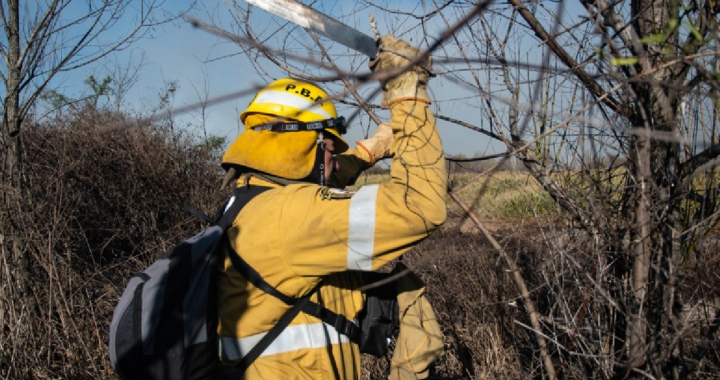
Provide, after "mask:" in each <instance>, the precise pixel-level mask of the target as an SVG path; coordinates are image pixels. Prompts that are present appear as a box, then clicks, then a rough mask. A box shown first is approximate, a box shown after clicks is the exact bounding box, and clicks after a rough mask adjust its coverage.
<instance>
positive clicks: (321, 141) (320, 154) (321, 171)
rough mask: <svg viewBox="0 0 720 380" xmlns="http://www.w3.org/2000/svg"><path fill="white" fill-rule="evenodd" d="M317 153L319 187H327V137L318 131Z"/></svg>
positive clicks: (316, 163) (316, 164)
mask: <svg viewBox="0 0 720 380" xmlns="http://www.w3.org/2000/svg"><path fill="white" fill-rule="evenodd" d="M315 152H316V153H315V167H316V169H317V173H318V185H320V186H325V170H326V168H325V136H324V134H323V132H322V131H318V139H317V149H315Z"/></svg>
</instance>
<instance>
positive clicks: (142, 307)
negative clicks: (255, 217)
mask: <svg viewBox="0 0 720 380" xmlns="http://www.w3.org/2000/svg"><path fill="white" fill-rule="evenodd" d="M265 190H268V188H265V187H254V186H253V187H242V188H238V189H237V190H236V191H235V193H234V194H233V196H232V197H231V198H230V199H229V200H228V202H227V203H226V205H225V207H224V210H225V212H224V213H223V212H222V211H223V210H221V212H218V215H217V216H216V217H215V218H214V220H212V223H211V225H210V226H209V227H208V228H206V229H205V230H204V231H202V232H201V233H199V234H197V235H195V236H193V237H191V238H189V239H187V240H185V241H183V242H182V243H180V244H178V245H177V246H175V247H173V248H172V249H170V250H169V251H168V252H167V253H165V254H164V255H163V256H162V257H160V258H159V259H158V260H157V261H155V262H154V263H153V264H152V265H151V266H150V267H149V268H147V269H146V270H145V271H143V272H142V273H138V274H136V275H134V276H132V277H131V278H130V281H129V282H128V284H127V287H126V288H125V291H124V292H123V295H122V297H121V298H120V302H119V303H118V305H117V307H116V308H115V313H114V314H113V319H112V323H111V324H110V346H109V349H110V360H111V361H112V365H113V367H114V368H115V371H116V372H117V373H118V375H119V376H120V378H122V379H124V380H130V379H132V380H143V379H147V380H160V379H173V380H204V379H205V380H209V379H218V378H222V377H223V376H222V371H221V370H220V366H219V363H218V337H217V320H218V319H217V290H216V284H217V281H216V273H217V266H216V263H217V260H218V256H219V254H220V252H221V250H220V249H219V248H220V247H222V244H224V242H225V241H226V240H227V239H225V231H227V229H228V228H229V227H230V226H231V225H232V223H233V221H234V220H235V217H236V216H237V214H238V213H239V212H240V210H241V209H242V208H243V206H245V205H246V204H247V203H248V202H249V201H250V200H251V199H252V198H254V197H255V196H256V195H258V194H260V193H262V192H263V191H265Z"/></svg>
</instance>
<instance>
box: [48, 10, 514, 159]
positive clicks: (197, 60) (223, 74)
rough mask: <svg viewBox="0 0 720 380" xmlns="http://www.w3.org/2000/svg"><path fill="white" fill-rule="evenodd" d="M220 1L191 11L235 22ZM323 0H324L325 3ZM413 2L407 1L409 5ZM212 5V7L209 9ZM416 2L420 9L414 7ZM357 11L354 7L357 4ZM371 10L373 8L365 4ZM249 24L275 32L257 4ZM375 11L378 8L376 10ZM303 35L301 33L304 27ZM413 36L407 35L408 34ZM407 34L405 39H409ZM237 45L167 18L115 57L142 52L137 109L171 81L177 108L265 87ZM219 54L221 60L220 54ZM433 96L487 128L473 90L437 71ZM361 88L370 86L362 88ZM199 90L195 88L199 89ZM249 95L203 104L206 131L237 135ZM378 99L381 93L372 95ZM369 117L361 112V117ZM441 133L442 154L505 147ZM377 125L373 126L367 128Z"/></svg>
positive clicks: (89, 70) (364, 25) (76, 79)
mask: <svg viewBox="0 0 720 380" xmlns="http://www.w3.org/2000/svg"><path fill="white" fill-rule="evenodd" d="M390 3H394V4H388V2H386V3H385V4H383V5H384V6H387V7H394V8H396V9H403V10H408V8H415V10H414V11H416V12H420V10H421V9H422V6H421V5H418V3H417V2H408V3H407V4H400V3H399V2H397V1H393V2H390ZM223 4H224V3H220V4H217V3H213V5H211V6H209V5H207V6H206V5H204V4H203V3H201V4H198V5H197V6H196V8H195V9H194V10H192V11H191V14H192V15H193V16H194V17H197V18H199V19H201V20H205V21H207V22H211V21H213V20H211V19H213V18H214V19H215V20H219V21H220V23H222V24H224V25H232V21H231V19H230V18H229V17H228V13H227V9H226V8H225V5H223ZM325 4H328V3H325ZM329 4H330V5H326V6H325V7H324V8H323V9H322V10H323V11H324V12H326V13H331V12H332V13H334V14H346V13H347V12H348V11H350V10H352V9H353V7H359V8H363V7H362V6H359V5H357V4H356V3H355V2H349V1H342V0H341V1H338V2H335V3H329ZM410 4H412V5H410ZM188 5H189V2H188V1H185V0H183V1H175V2H172V3H171V5H169V6H171V8H168V9H167V11H168V12H170V13H172V14H177V13H179V12H181V10H182V9H185V8H186V7H187V6H188ZM209 7H213V8H209ZM418 8H419V9H418ZM355 9H356V8H355ZM370 11H373V10H370ZM254 12H255V13H254V16H253V17H254V18H253V25H254V26H256V27H257V28H258V29H261V28H263V27H267V31H266V33H271V32H272V31H273V27H274V25H276V24H274V23H273V21H272V20H271V18H270V16H269V15H267V14H266V13H265V12H264V11H262V10H259V9H256V10H255V11H254ZM367 12H368V9H364V10H362V12H360V13H359V15H357V16H355V17H354V18H353V20H352V23H356V24H357V25H359V26H358V28H359V29H361V30H363V29H364V30H363V31H364V32H366V33H368V34H370V28H369V26H368V22H367V21H366V20H367V19H366V18H365V17H367V16H366V14H367ZM374 12H375V13H376V14H378V10H377V9H376V10H375V11H374ZM379 21H380V22H379V23H378V24H379V28H380V31H381V33H385V32H387V31H388V30H390V29H393V28H397V29H398V30H408V29H409V30H414V31H415V33H416V34H415V35H417V27H416V26H417V23H414V24H413V23H412V22H408V21H406V20H399V19H398V20H395V19H387V20H379ZM429 28H430V29H429V33H428V34H429V35H431V36H432V35H437V34H439V32H440V30H441V29H442V26H441V25H430V26H429ZM303 34H305V33H304V32H303ZM408 36H409V37H412V34H411V35H408ZM409 37H408V38H409ZM298 38H300V39H307V40H309V37H307V35H306V34H305V35H304V36H303V35H298ZM239 51H240V48H239V47H238V46H237V45H235V44H233V43H228V42H225V41H220V40H218V38H217V37H215V36H213V35H211V34H209V33H207V32H205V31H202V30H198V29H195V28H193V27H192V26H191V25H190V24H189V23H187V22H184V21H178V22H175V23H172V24H166V25H164V26H161V27H157V28H154V29H153V30H152V31H151V32H150V33H149V36H148V38H145V39H143V40H141V41H138V42H137V43H135V44H134V45H133V46H132V47H131V48H130V49H127V50H126V51H123V52H119V53H117V54H115V56H114V57H113V59H114V60H116V61H117V62H120V63H125V62H129V61H130V60H131V57H134V58H138V57H139V56H140V55H141V54H144V57H145V65H144V66H143V67H142V70H141V71H140V72H139V81H138V82H137V84H135V85H134V87H133V88H132V90H131V91H130V92H129V93H128V95H127V97H126V107H127V108H128V109H135V110H139V111H146V110H148V109H149V108H150V107H152V106H153V105H155V104H157V102H158V100H159V95H158V94H159V93H160V92H161V91H162V89H163V87H164V85H165V84H167V83H169V82H174V83H176V84H177V86H178V90H177V91H176V93H175V97H174V99H173V103H172V105H173V106H174V107H183V106H186V105H188V104H193V103H196V102H198V101H200V100H201V98H202V97H203V96H204V95H203V93H204V91H205V89H206V88H207V91H208V94H209V97H210V98H213V97H217V96H220V95H223V94H227V93H231V92H235V91H238V90H241V89H248V88H251V87H253V86H258V85H262V84H263V83H264V81H263V80H262V79H261V78H260V77H259V76H258V75H257V74H256V73H255V69H254V68H253V66H252V65H251V63H250V62H249V61H248V60H247V58H246V57H245V56H243V55H237V53H238V52H239ZM223 57H224V58H223ZM343 63H344V64H347V65H348V67H343V69H349V68H350V66H349V65H351V63H350V61H345V62H342V61H341V64H343ZM102 65H103V63H98V64H97V65H93V66H89V67H86V68H83V69H81V70H78V71H76V72H73V73H71V74H69V75H67V76H65V77H62V78H59V80H58V81H56V85H58V86H59V88H60V89H62V90H63V91H65V92H68V93H73V91H81V90H82V82H83V80H84V79H85V78H87V77H88V76H89V75H91V74H94V75H95V76H96V77H102V76H103V73H104V72H105V71H104V69H103V66H102ZM352 65H354V67H359V68H360V70H361V71H365V70H367V69H366V65H367V58H360V59H359V60H356V61H354V62H353V63H352ZM270 70H271V72H272V73H275V74H276V75H278V76H281V75H282V74H281V73H280V72H279V71H277V70H275V69H270ZM430 90H431V95H433V96H434V98H435V99H437V100H439V101H438V102H436V104H435V105H434V108H433V109H434V110H435V111H438V112H440V113H442V114H444V115H447V116H450V117H453V118H457V119H460V120H463V121H465V122H468V123H471V124H475V125H481V124H483V122H484V127H486V128H487V126H488V125H487V122H486V121H484V120H482V119H481V118H482V116H481V115H480V113H479V111H478V110H477V109H476V108H473V107H469V106H468V104H469V103H470V104H474V105H475V106H476V105H477V103H478V99H477V97H476V94H473V93H471V92H469V91H467V90H466V89H463V88H460V87H458V86H457V85H455V84H453V83H452V82H450V81H448V80H447V79H446V78H444V77H441V76H439V77H437V78H435V79H433V80H432V81H431V83H430ZM365 91H366V93H367V91H369V89H366V90H365ZM198 92H200V94H198ZM496 96H500V97H508V96H509V95H508V94H503V93H499V94H496ZM251 99H252V95H247V96H243V97H238V98H236V99H233V100H231V101H228V102H225V103H222V104H218V105H214V106H211V107H209V108H208V109H207V110H206V127H207V133H209V134H214V135H218V136H225V137H227V138H228V140H229V141H231V140H232V139H234V137H235V136H236V135H237V133H238V130H239V125H238V119H237V117H238V114H239V113H240V112H242V110H243V109H244V108H245V106H246V105H247V104H248V102H249V101H250V100H251ZM374 102H376V103H379V98H376V99H374ZM340 112H341V113H347V112H351V110H348V109H347V108H340ZM177 120H178V122H179V123H180V124H187V125H199V124H200V120H201V116H200V115H199V112H189V113H187V114H185V115H182V116H179V117H178V118H177ZM365 120H366V118H365ZM438 124H439V126H440V133H441V135H442V138H443V142H444V145H445V150H446V153H448V154H465V155H468V156H470V155H473V154H492V153H499V152H502V151H504V150H505V149H504V147H503V146H502V145H500V144H498V143H495V142H491V141H490V140H489V139H488V138H486V137H484V136H483V135H480V134H478V133H477V132H473V131H470V130H468V129H465V128H463V127H460V126H457V125H451V124H449V123H445V122H439V123H438ZM367 125H368V123H367V121H365V122H364V123H363V124H362V126H351V129H350V133H349V134H348V135H347V140H348V141H349V142H350V145H351V146H353V145H354V144H353V142H354V141H356V140H358V139H361V138H363V134H364V133H367V131H366V128H367ZM372 131H374V126H373V127H372V128H371V130H370V132H372Z"/></svg>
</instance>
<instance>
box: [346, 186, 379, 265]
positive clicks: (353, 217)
mask: <svg viewBox="0 0 720 380" xmlns="http://www.w3.org/2000/svg"><path fill="white" fill-rule="evenodd" d="M379 188H380V186H379V185H368V186H363V187H361V188H360V190H358V192H357V193H355V195H353V197H352V198H351V199H350V216H349V224H348V251H347V269H349V270H364V271H372V258H373V248H374V246H375V210H376V209H377V193H378V189H379Z"/></svg>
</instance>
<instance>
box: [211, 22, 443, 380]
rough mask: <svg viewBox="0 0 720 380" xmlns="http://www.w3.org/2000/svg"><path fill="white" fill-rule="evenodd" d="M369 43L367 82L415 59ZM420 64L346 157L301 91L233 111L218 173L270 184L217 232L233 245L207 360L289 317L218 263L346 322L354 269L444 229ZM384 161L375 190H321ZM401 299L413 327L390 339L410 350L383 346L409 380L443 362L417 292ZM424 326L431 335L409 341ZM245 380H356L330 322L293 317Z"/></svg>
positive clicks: (353, 363) (287, 88) (439, 161)
mask: <svg viewBox="0 0 720 380" xmlns="http://www.w3.org/2000/svg"><path fill="white" fill-rule="evenodd" d="M380 42H381V45H380V46H381V52H380V54H379V55H378V57H377V58H376V59H374V60H372V61H371V62H370V67H371V69H372V70H373V71H375V72H376V73H378V74H379V75H382V74H384V73H388V72H389V73H391V74H392V71H393V70H394V69H397V68H401V67H406V66H407V65H408V64H410V63H411V61H409V60H408V58H410V59H414V57H419V51H418V50H417V49H415V48H413V47H412V46H410V45H409V44H408V43H407V42H405V41H402V40H398V39H396V38H395V37H393V36H391V35H388V36H384V37H383V38H381V41H380ZM430 64H431V62H430V59H429V58H427V59H424V60H422V61H421V62H420V63H418V64H416V65H414V66H412V67H411V68H410V69H409V70H406V71H405V72H403V73H402V74H399V75H397V76H395V77H387V76H386V78H388V79H381V85H382V89H383V93H382V104H383V106H387V107H389V108H390V112H391V115H392V119H391V121H390V122H389V123H384V124H382V125H381V126H379V127H378V131H377V132H376V133H375V134H374V135H373V137H372V138H370V139H367V140H364V141H360V142H358V147H357V148H355V149H348V145H347V143H346V142H345V141H344V139H343V137H342V133H343V132H344V131H343V129H344V126H343V125H342V123H341V122H340V121H339V120H338V119H339V118H338V115H337V112H336V110H335V107H334V105H333V104H332V102H330V101H323V99H329V97H328V95H327V94H326V93H325V92H324V91H323V90H322V89H321V88H320V87H318V86H316V85H314V84H312V83H308V82H304V81H301V80H295V79H281V80H278V81H275V82H273V83H271V84H269V85H268V86H267V87H266V88H264V89H263V90H261V91H260V92H259V93H258V94H257V96H256V97H255V98H254V99H253V101H252V102H251V103H250V105H249V106H248V108H247V110H245V111H244V112H243V113H242V115H241V116H240V118H241V120H242V122H243V123H244V125H245V131H244V133H242V134H241V135H239V136H238V138H237V139H236V140H235V141H234V142H233V144H232V145H231V146H230V147H229V148H228V150H227V151H226V152H225V154H224V156H223V167H224V168H225V169H227V170H228V173H231V174H230V175H229V178H233V179H234V178H235V177H236V176H237V177H238V178H237V180H236V184H237V186H238V187H240V186H264V187H270V188H272V189H271V190H268V191H265V192H263V193H261V194H260V195H258V196H257V197H255V198H254V199H253V200H251V201H250V202H249V203H248V204H247V206H245V207H244V208H243V209H242V211H241V212H240V214H239V215H238V217H237V219H236V220H235V222H234V224H233V227H231V228H230V229H229V230H228V236H229V239H230V242H231V247H232V250H228V253H227V254H226V256H225V260H224V261H223V262H222V263H221V274H220V276H219V277H220V278H219V305H220V306H219V326H218V332H219V336H220V352H219V355H220V358H221V360H222V362H223V363H224V364H228V365H233V364H235V363H237V362H238V361H239V360H241V359H242V358H243V355H245V354H246V353H247V352H248V351H249V350H250V349H251V348H252V347H253V346H254V345H255V343H257V342H258V340H259V339H261V338H262V336H263V335H264V334H266V333H267V332H268V331H269V330H270V329H271V328H272V327H273V326H274V325H275V323H276V322H277V321H278V319H279V318H280V317H281V316H282V315H283V314H284V312H285V311H287V309H288V306H287V305H286V304H284V303H283V302H281V301H280V300H279V299H277V298H275V297H273V296H271V295H269V294H267V293H265V292H264V291H262V290H260V289H258V288H256V287H254V286H253V285H252V284H249V283H248V281H247V280H246V279H244V278H243V276H241V275H240V274H239V273H238V272H237V271H236V270H235V269H234V268H233V265H232V261H231V258H230V257H229V255H230V254H234V252H237V254H238V255H240V256H242V258H243V259H244V260H245V261H246V262H247V263H248V264H249V265H250V266H251V267H252V268H253V269H254V270H255V271H257V272H258V273H259V275H261V276H262V278H263V279H264V280H265V281H266V282H267V283H268V284H270V285H271V286H272V287H274V288H275V289H277V290H278V291H279V292H281V293H282V294H284V295H287V296H289V297H296V298H299V297H302V296H304V295H306V294H309V293H310V292H312V291H313V289H315V288H316V287H318V286H319V287H318V291H317V292H316V293H317V294H314V295H313V296H312V298H311V300H312V301H314V302H318V303H322V304H323V305H324V306H325V307H326V308H327V309H329V310H330V311H332V312H334V313H337V314H339V315H342V316H344V317H345V318H347V319H348V320H351V321H353V320H356V319H357V316H358V313H360V311H361V310H362V309H363V307H364V301H365V298H364V297H365V296H364V294H363V293H362V292H361V291H359V290H358V288H359V287H360V286H361V285H362V283H361V277H362V276H361V275H360V274H362V272H369V271H375V270H377V269H379V268H380V267H382V266H384V265H385V264H387V263H389V262H391V261H392V260H395V259H397V258H398V257H400V256H401V255H402V254H403V253H404V252H406V251H408V250H409V249H410V248H412V247H414V246H415V245H417V244H418V243H419V242H420V241H422V240H423V239H425V238H426V237H427V236H428V235H429V234H430V233H432V232H433V231H434V230H436V229H437V228H438V227H439V226H440V225H442V224H443V222H444V221H445V217H446V203H445V202H446V200H445V197H446V179H447V176H446V172H445V163H444V159H443V147H442V143H441V141H440V136H439V135H438V131H437V129H436V126H435V120H434V118H433V115H432V114H431V113H430V110H429V108H428V105H429V104H430V97H429V96H428V93H427V82H428V79H429V77H430V71H429V67H430ZM395 71H397V70H395ZM389 157H392V163H391V177H392V178H391V180H390V181H389V182H387V183H384V184H381V185H367V186H363V187H362V188H360V189H359V190H358V191H357V192H356V193H347V192H341V191H335V190H331V189H330V187H328V186H326V185H328V184H333V185H335V186H339V187H342V186H344V185H346V184H348V183H351V182H353V181H354V179H355V178H357V176H358V174H359V173H360V172H361V171H362V170H365V169H367V168H369V167H371V166H372V165H373V164H374V163H375V162H376V161H378V160H380V159H383V158H389ZM233 251H234V252H233ZM414 289H417V287H416V288H414ZM404 304H405V305H403V301H401V302H400V310H401V314H403V313H404V314H405V315H406V316H411V317H412V318H414V320H415V321H414V322H413V323H414V326H415V327H414V328H413V327H412V326H410V327H408V328H406V329H405V330H403V329H404V328H403V326H402V324H401V329H400V337H401V338H403V337H404V338H403V339H401V340H402V342H401V340H398V347H400V346H401V345H402V344H405V343H403V342H410V343H409V344H414V345H415V346H413V347H410V348H403V349H401V350H400V351H402V352H403V354H399V353H398V348H396V354H395V357H393V366H395V367H397V368H395V369H394V370H395V371H397V373H396V374H395V375H392V376H395V378H403V376H409V377H405V378H422V377H425V376H427V366H428V364H429V362H430V361H432V360H433V359H435V358H437V357H438V355H439V354H440V353H442V339H441V336H440V332H439V328H438V327H437V323H436V322H435V321H434V315H433V314H432V310H431V309H430V308H429V305H427V303H426V301H424V299H422V297H420V293H418V292H414V293H412V294H409V295H406V297H405V301H404ZM411 306H413V307H415V311H412V310H410V309H409V308H410V307H411ZM425 325H427V326H432V330H433V331H430V332H429V333H428V332H427V331H425V334H426V335H427V336H420V335H417V334H416V333H417V332H420V330H423V328H425V327H423V326H425ZM414 330H417V331H414ZM425 330H427V328H425ZM403 334H405V335H403ZM428 336H429V338H428ZM412 342H414V343H412ZM413 355H416V356H415V357H414V356H413ZM396 359H397V360H396ZM403 373H405V375H403ZM392 376H391V377H392ZM244 378H245V379H249V380H250V379H308V380H309V379H359V378H360V352H359V349H358V345H357V344H356V343H355V342H353V341H351V340H350V339H349V338H348V337H347V336H345V335H343V334H341V333H340V332H338V331H335V329H334V328H333V327H332V326H329V325H328V324H326V323H323V322H322V321H321V320H319V319H317V318H315V317H313V316H310V315H307V314H305V313H300V314H299V315H298V316H297V317H295V318H294V320H292V322H291V323H290V324H289V326H287V327H286V328H285V329H284V330H283V331H282V333H280V335H279V336H278V337H277V338H276V339H275V340H274V341H273V342H272V343H271V344H270V346H269V347H268V348H267V349H266V350H265V351H264V352H263V353H262V354H261V355H260V356H259V357H258V358H257V359H256V360H255V361H254V362H253V363H252V365H251V366H250V367H249V368H248V369H247V371H246V372H245V374H244Z"/></svg>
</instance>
